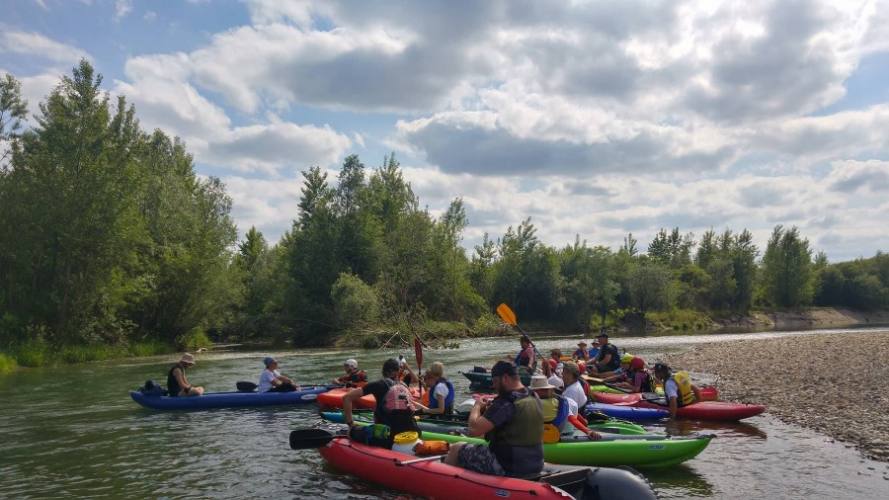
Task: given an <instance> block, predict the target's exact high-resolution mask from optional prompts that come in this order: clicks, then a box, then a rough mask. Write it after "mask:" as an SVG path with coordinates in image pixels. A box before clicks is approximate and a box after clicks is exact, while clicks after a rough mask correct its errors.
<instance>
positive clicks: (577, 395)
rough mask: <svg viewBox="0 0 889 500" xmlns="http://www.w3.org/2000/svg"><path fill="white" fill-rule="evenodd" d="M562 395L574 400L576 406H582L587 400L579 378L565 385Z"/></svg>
mask: <svg viewBox="0 0 889 500" xmlns="http://www.w3.org/2000/svg"><path fill="white" fill-rule="evenodd" d="M562 396H564V397H566V398H568V399H570V400H572V401H574V404H576V405H577V407H578V408H580V407H582V406H584V405H585V404H586V401H587V395H586V394H585V393H584V392H583V386H582V385H580V381H579V380H578V381H576V382H574V383H573V384H571V385H569V386H568V387H566V388H565V390H564V391H563V392H562Z"/></svg>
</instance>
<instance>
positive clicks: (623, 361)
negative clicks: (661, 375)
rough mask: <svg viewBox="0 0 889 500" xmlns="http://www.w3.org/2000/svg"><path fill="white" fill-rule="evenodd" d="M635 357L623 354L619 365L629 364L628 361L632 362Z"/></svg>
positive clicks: (626, 353)
mask: <svg viewBox="0 0 889 500" xmlns="http://www.w3.org/2000/svg"><path fill="white" fill-rule="evenodd" d="M635 357H636V356H633V355H632V354H630V353H628V352H625V353H624V355H623V356H621V357H620V362H621V363H629V362H630V361H633V358H635Z"/></svg>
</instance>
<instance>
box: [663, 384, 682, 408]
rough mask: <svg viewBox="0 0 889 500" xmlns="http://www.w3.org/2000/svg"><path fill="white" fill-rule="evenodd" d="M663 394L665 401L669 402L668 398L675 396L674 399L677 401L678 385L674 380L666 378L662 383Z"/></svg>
mask: <svg viewBox="0 0 889 500" xmlns="http://www.w3.org/2000/svg"><path fill="white" fill-rule="evenodd" d="M664 396H666V397H667V402H668V403H669V402H670V398H676V401H679V385H677V384H676V381H675V380H673V379H672V378H671V379H668V380H667V381H666V382H665V383H664Z"/></svg>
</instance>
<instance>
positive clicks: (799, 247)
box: [762, 226, 814, 307]
mask: <svg viewBox="0 0 889 500" xmlns="http://www.w3.org/2000/svg"><path fill="white" fill-rule="evenodd" d="M762 272H763V292H764V296H765V298H766V300H768V301H769V303H771V304H773V305H775V306H778V307H799V306H804V305H808V304H810V303H811V302H812V297H813V294H814V274H813V271H812V250H811V249H810V248H809V240H807V239H805V238H803V237H801V236H800V234H799V230H798V229H797V228H796V227H792V228H790V229H789V230H786V229H784V227H783V226H776V227H775V229H774V230H773V231H772V236H771V237H770V238H769V242H768V246H767V247H766V252H765V254H764V255H763V271H762Z"/></svg>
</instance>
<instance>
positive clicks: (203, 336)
mask: <svg viewBox="0 0 889 500" xmlns="http://www.w3.org/2000/svg"><path fill="white" fill-rule="evenodd" d="M176 344H177V345H178V346H179V347H181V348H182V349H185V350H187V351H188V350H196V349H200V348H201V347H210V346H212V345H213V341H212V340H210V337H208V336H207V332H205V331H204V329H203V328H198V327H195V328H192V329H191V330H189V331H188V333H185V334H184V335H180V336H179V337H178V338H177V339H176Z"/></svg>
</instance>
